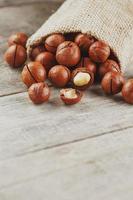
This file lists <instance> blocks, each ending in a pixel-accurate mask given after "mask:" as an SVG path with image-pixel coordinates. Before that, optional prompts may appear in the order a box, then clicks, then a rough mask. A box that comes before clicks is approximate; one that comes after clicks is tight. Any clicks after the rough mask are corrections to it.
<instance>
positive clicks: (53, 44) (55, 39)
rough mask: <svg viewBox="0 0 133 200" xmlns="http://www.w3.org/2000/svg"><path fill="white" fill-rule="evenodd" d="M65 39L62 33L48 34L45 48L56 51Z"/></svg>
mask: <svg viewBox="0 0 133 200" xmlns="http://www.w3.org/2000/svg"><path fill="white" fill-rule="evenodd" d="M64 41H65V37H64V36H63V35H62V34H59V33H56V34H52V35H50V36H48V37H47V38H46V40H45V48H46V49H47V51H49V52H51V53H54V54H55V53H56V50H57V47H58V46H59V45H60V44H61V43H62V42H64Z"/></svg>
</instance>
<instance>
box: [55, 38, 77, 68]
mask: <svg viewBox="0 0 133 200" xmlns="http://www.w3.org/2000/svg"><path fill="white" fill-rule="evenodd" d="M80 58H81V53H80V49H79V47H78V46H77V44H75V43H74V42H71V41H65V42H63V43H62V44H60V45H59V46H58V48H57V52H56V60H57V62H58V63H59V64H60V65H65V66H67V67H73V66H75V65H77V63H78V62H79V61H80Z"/></svg>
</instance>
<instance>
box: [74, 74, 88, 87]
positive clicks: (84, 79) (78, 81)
mask: <svg viewBox="0 0 133 200" xmlns="http://www.w3.org/2000/svg"><path fill="white" fill-rule="evenodd" d="M90 80H91V76H90V74H89V73H85V72H79V73H77V74H76V76H75V77H74V80H73V82H74V84H75V85H76V86H84V85H87V84H88V83H89V82H90Z"/></svg>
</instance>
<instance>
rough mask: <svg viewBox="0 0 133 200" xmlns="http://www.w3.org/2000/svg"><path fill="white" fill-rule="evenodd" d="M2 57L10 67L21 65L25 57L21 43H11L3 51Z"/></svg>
mask: <svg viewBox="0 0 133 200" xmlns="http://www.w3.org/2000/svg"><path fill="white" fill-rule="evenodd" d="M4 58H5V60H6V62H7V63H8V64H9V65H10V66H11V67H13V68H17V67H21V66H22V65H23V64H24V63H25V61H26V59H27V54H26V50H25V48H24V47H23V46H21V45H16V44H15V45H12V46H10V47H9V48H8V49H7V51H6V52H5V55H4Z"/></svg>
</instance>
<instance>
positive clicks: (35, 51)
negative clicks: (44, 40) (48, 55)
mask: <svg viewBox="0 0 133 200" xmlns="http://www.w3.org/2000/svg"><path fill="white" fill-rule="evenodd" d="M44 51H45V48H44V46H43V45H40V46H37V47H34V48H33V49H32V51H31V53H30V55H29V57H30V59H31V60H32V61H35V59H36V58H37V56H38V55H39V54H40V53H42V52H44Z"/></svg>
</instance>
